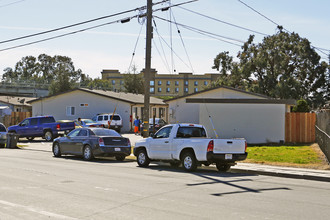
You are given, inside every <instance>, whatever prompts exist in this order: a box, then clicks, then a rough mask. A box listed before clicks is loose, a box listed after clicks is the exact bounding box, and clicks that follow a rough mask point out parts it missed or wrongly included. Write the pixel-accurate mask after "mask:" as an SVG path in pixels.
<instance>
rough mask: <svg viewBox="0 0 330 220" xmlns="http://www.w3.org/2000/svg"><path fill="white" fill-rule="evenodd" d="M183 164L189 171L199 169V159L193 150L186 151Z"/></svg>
mask: <svg viewBox="0 0 330 220" xmlns="http://www.w3.org/2000/svg"><path fill="white" fill-rule="evenodd" d="M182 166H183V168H184V169H185V170H186V171H188V172H192V171H195V170H196V169H197V161H196V158H195V155H194V154H193V153H192V152H186V153H184V154H183V157H182Z"/></svg>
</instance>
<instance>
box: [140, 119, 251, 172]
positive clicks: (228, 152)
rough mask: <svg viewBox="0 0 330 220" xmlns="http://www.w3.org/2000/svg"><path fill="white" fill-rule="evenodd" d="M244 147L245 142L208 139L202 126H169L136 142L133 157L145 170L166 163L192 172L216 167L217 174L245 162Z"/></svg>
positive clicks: (241, 140)
mask: <svg viewBox="0 0 330 220" xmlns="http://www.w3.org/2000/svg"><path fill="white" fill-rule="evenodd" d="M246 147H247V144H246V140H244V139H213V138H207V133H206V129H205V128H204V126H202V125H197V124H170V125H166V126H164V127H162V128H161V129H159V130H158V131H157V133H155V135H154V136H153V137H149V138H146V139H143V140H140V141H137V142H136V143H135V147H134V155H135V156H136V157H137V163H138V165H139V166H141V167H147V166H148V165H149V163H150V161H165V162H170V164H171V165H172V166H179V165H180V164H182V166H183V168H184V169H185V170H187V171H194V170H195V169H196V168H197V166H198V165H201V164H205V165H210V164H212V163H215V164H216V166H217V168H218V170H219V171H227V170H229V169H230V167H231V166H233V165H235V164H236V163H235V162H236V161H240V160H245V159H246V157H247V153H246Z"/></svg>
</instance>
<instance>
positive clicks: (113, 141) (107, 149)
mask: <svg viewBox="0 0 330 220" xmlns="http://www.w3.org/2000/svg"><path fill="white" fill-rule="evenodd" d="M53 154H54V156H55V157H60V156H61V155H64V154H72V155H79V156H82V157H83V159H84V160H92V159H93V158H94V157H95V156H110V157H115V158H116V160H118V161H123V160H124V159H125V157H126V156H129V155H130V154H131V142H130V140H129V139H128V138H125V137H122V136H121V135H120V134H119V133H117V132H116V131H114V130H112V129H107V128H90V127H88V128H77V129H75V130H73V131H71V132H70V133H69V134H68V135H67V136H64V137H59V138H56V139H55V140H54V141H53Z"/></svg>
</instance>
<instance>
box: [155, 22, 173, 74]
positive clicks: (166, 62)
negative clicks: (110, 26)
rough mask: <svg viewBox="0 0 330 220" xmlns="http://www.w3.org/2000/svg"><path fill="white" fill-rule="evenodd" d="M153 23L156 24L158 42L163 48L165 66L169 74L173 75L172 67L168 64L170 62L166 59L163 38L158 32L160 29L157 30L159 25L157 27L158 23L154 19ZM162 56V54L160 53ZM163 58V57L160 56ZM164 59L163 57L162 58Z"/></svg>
mask: <svg viewBox="0 0 330 220" xmlns="http://www.w3.org/2000/svg"><path fill="white" fill-rule="evenodd" d="M153 23H154V28H155V30H156V33H157V35H158V40H159V44H160V46H161V48H162V52H163V55H164V60H165V66H166V68H167V70H168V72H169V73H171V72H172V71H171V68H170V65H169V64H168V61H167V58H166V55H165V50H164V47H163V44H162V41H161V38H160V35H159V32H158V29H157V25H156V22H155V19H153ZM154 43H155V41H154ZM155 47H156V49H157V50H158V48H157V46H156V45H155ZM158 53H159V54H160V52H158ZM160 56H161V55H160ZM161 57H162V56H161Z"/></svg>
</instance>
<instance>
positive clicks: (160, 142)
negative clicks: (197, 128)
mask: <svg viewBox="0 0 330 220" xmlns="http://www.w3.org/2000/svg"><path fill="white" fill-rule="evenodd" d="M171 130H172V126H169V127H165V128H161V129H160V130H159V131H158V132H157V133H156V134H155V136H154V137H153V139H152V140H151V141H150V148H149V156H150V157H151V158H152V159H159V160H169V159H171V141H170V133H171Z"/></svg>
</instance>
